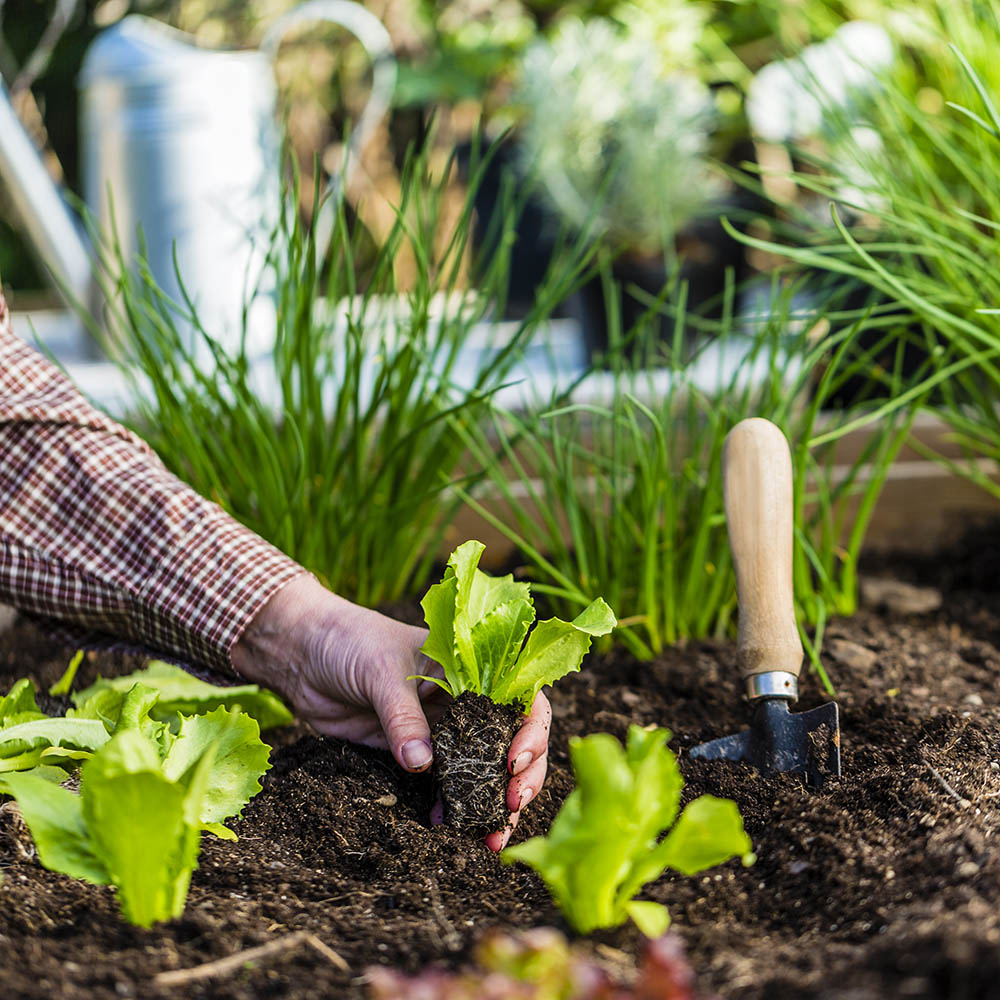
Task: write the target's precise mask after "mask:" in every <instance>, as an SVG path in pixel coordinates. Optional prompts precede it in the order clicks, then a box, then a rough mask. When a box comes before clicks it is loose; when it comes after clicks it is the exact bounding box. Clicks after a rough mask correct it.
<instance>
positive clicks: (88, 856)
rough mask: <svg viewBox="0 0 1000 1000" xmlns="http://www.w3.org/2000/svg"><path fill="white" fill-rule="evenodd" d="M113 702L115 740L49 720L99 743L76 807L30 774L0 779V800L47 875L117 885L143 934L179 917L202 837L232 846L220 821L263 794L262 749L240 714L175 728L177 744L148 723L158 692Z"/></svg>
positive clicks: (254, 728) (85, 724) (92, 728)
mask: <svg viewBox="0 0 1000 1000" xmlns="http://www.w3.org/2000/svg"><path fill="white" fill-rule="evenodd" d="M98 694H99V695H100V697H102V698H104V697H105V695H106V694H107V692H106V691H105V692H99V693H98ZM114 694H115V695H116V698H117V707H116V709H115V711H116V713H117V714H116V716H115V718H114V720H113V723H112V725H113V728H114V730H115V732H114V733H113V735H109V733H108V730H107V728H106V727H105V721H102V720H100V719H68V720H67V719H53V720H47V721H49V722H53V723H54V722H62V723H68V724H70V725H71V726H73V727H75V728H76V729H78V730H82V731H83V732H85V733H88V734H91V735H94V734H96V733H97V732H98V731H99V732H100V733H102V734H103V740H97V739H96V738H95V739H94V740H93V742H94V743H99V745H98V746H96V747H95V748H94V749H93V751H92V753H88V754H87V756H88V757H89V759H87V760H86V762H85V763H84V764H83V767H82V769H81V772H80V793H79V796H77V795H76V794H74V793H73V792H70V791H68V790H67V789H65V788H60V787H58V786H57V785H53V784H52V783H51V781H48V780H45V777H43V776H41V775H40V774H35V773H30V774H21V773H17V774H9V775H3V776H0V791H3V792H6V793H8V794H11V795H13V796H14V797H15V798H16V799H17V800H18V803H19V804H20V806H21V811H22V814H23V816H24V818H25V822H26V823H27V824H28V828H29V829H30V830H31V834H32V837H33V838H34V839H35V843H36V845H37V847H38V852H39V857H40V859H41V860H42V863H43V864H44V865H45V866H46V867H48V868H51V869H53V870H54V871H60V872H64V873H66V874H68V875H72V876H74V877H76V878H83V879H86V880H87V881H90V882H94V883H96V884H98V885H104V884H108V883H110V884H112V885H114V887H115V889H116V890H117V893H118V897H119V901H120V904H121V908H122V913H123V914H124V916H125V918H126V919H127V920H129V921H131V922H132V923H134V924H138V925H139V926H142V927H149V926H150V925H152V924H153V923H155V922H157V921H160V920H168V919H170V918H172V917H177V916H179V915H180V914H181V912H182V911H183V908H184V901H185V899H186V897H187V891H188V887H189V884H190V880H191V873H192V871H193V870H194V868H195V867H196V865H197V859H198V851H199V847H200V842H201V833H202V831H203V830H208V831H209V832H212V833H215V834H216V835H218V836H220V837H224V838H226V839H235V835H234V834H233V833H232V831H230V830H229V829H227V828H226V827H225V826H223V825H222V823H221V820H223V819H225V818H226V817H228V816H232V815H235V814H237V813H239V812H240V810H242V808H243V807H244V806H245V805H246V803H247V801H248V800H249V799H250V797H251V796H252V795H254V794H255V793H256V792H257V791H259V790H260V781H259V779H260V777H261V775H262V774H263V773H264V771H266V770H267V768H268V766H269V764H268V753H269V748H268V747H267V746H266V745H265V744H263V743H262V742H261V740H260V729H259V726H258V724H257V722H256V721H255V720H254V719H252V718H250V717H249V716H247V715H244V714H242V713H240V712H238V711H235V710H233V711H230V710H228V709H226V708H218V709H216V710H215V711H213V712H210V713H208V714H206V715H202V716H195V717H194V718H181V720H180V727H179V732H178V734H177V735H176V736H174V735H172V734H171V733H170V732H169V730H168V729H167V727H166V726H165V725H163V724H162V723H153V722H152V720H151V719H150V718H149V711H150V709H151V708H152V707H153V706H154V705H155V704H156V699H157V697H158V693H157V692H156V691H152V690H150V689H149V688H145V687H143V686H142V685H141V684H134V685H133V686H132V687H131V688H130V689H129V690H128V691H127V692H124V693H122V692H114ZM104 704H105V707H107V705H108V702H107V701H106V700H105V703H104ZM107 721H112V720H107ZM40 725H41V723H26V724H25V727H27V726H35V727H38V726H40ZM23 731H24V730H23V728H22V732H23ZM0 735H2V734H0ZM50 735H51V734H49V733H46V738H48V737H49V736H50ZM44 752H45V754H46V755H47V756H48V757H52V756H58V755H60V754H62V753H66V754H70V755H74V754H76V753H77V751H74V750H65V749H63V748H61V747H54V746H48V747H47V749H46V750H45V751H44ZM36 770H38V771H43V770H51V769H49V768H43V767H39V768H37V769H36Z"/></svg>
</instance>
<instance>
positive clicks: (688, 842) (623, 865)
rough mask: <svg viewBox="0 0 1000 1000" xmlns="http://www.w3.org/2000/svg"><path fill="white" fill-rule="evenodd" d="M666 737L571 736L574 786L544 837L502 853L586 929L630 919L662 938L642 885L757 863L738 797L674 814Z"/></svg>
mask: <svg viewBox="0 0 1000 1000" xmlns="http://www.w3.org/2000/svg"><path fill="white" fill-rule="evenodd" d="M669 738H670V732H669V730H666V729H659V728H656V727H649V728H645V729H644V728H642V727H640V726H636V725H632V726H630V727H629V731H628V740H627V745H626V746H625V747H622V745H621V743H619V742H618V740H616V739H615V738H614V737H613V736H611V735H610V734H608V733H594V734H592V735H590V736H585V737H582V738H579V737H577V738H574V739H572V740H570V759H571V761H572V764H573V773H574V776H575V778H576V788H574V789H573V791H572V792H570V794H569V796H567V798H566V801H565V802H564V803H563V806H562V808H561V809H560V810H559V814H558V815H557V816H556V818H555V819H554V820H553V822H552V826H551V828H550V829H549V832H548V834H547V835H546V836H544V837H532V838H531V839H530V840H527V841H525V842H524V843H523V844H517V845H515V846H514V847H508V848H507V849H506V850H505V851H504V852H503V854H502V855H501V857H502V859H503V860H504V861H505V862H508V863H511V862H514V861H521V862H523V863H524V864H527V865H530V866H531V867H532V868H534V869H535V871H537V872H538V873H539V875H541V876H542V878H543V879H544V880H545V884H546V885H547V886H548V888H549V891H550V892H551V893H552V895H553V897H554V899H555V901H556V903H558V904H559V908H560V909H561V910H562V911H563V914H564V915H565V917H566V919H567V920H568V921H569V922H570V924H571V925H572V926H573V927H574V928H576V930H578V931H580V932H581V933H583V934H587V933H589V932H591V931H593V930H597V929H598V928H600V927H617V926H618V925H619V924H623V923H624V922H625V921H626V920H628V919H630V918H631V919H632V920H633V921H634V922H635V924H636V926H638V928H639V929H640V930H641V931H642V932H643V933H644V934H646V935H647V936H649V937H657V936H658V935H660V934H662V933H663V932H664V931H665V930H666V929H667V927H668V926H669V923H670V915H669V913H668V912H667V908H666V907H665V906H662V905H661V904H659V903H654V902H651V901H649V900H636V899H635V898H634V897H635V895H636V894H637V893H638V892H639V890H640V889H641V888H642V887H643V886H644V885H646V883H648V882H652V881H654V880H655V879H657V878H659V877H660V875H662V874H663V872H664V871H666V869H667V868H672V869H674V870H675V871H679V872H681V873H682V874H684V875H693V874H695V873H696V872H700V871H704V870H705V869H706V868H711V867H713V866H714V865H718V864H722V862H724V861H728V860H729V859H730V858H732V857H741V858H742V859H743V863H744V864H746V865H749V864H752V863H753V861H754V857H753V855H752V853H751V844H750V838H749V837H748V836H747V834H746V832H745V831H744V829H743V820H742V819H741V817H740V814H739V810H738V809H737V807H736V803H735V802H732V801H731V800H729V799H718V798H715V797H714V796H712V795H702V796H699V797H698V798H697V799H695V800H694V801H693V802H690V803H688V805H687V806H686V807H685V808H684V811H683V812H680V814H679V815H678V813H679V807H680V798H681V789H682V788H683V786H684V780H683V779H682V778H681V773H680V770H679V768H678V767H677V759H676V757H675V756H674V754H673V753H672V752H671V751H670V750H669V749H668V748H667V740H668V739H669ZM665 831H668V832H667V833H666V836H665V837H663V839H662V840H661V839H660V837H661V836H662V835H663V833H664V832H665Z"/></svg>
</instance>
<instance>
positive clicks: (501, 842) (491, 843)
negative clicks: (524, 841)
mask: <svg viewBox="0 0 1000 1000" xmlns="http://www.w3.org/2000/svg"><path fill="white" fill-rule="evenodd" d="M520 818H521V814H520V813H517V812H512V813H511V814H510V819H509V820H508V821H507V825H506V826H505V827H504V828H503V829H502V830H498V831H497V832H496V833H491V834H489V835H488V836H486V837H484V838H483V843H484V844H485V845H486V846H487V847H488V848H489V849H490V850H491V851H493V853H494V854H495V853H497V852H498V851H502V850H503V849H504V848H505V847H506V846H507V841H508V840H510V835H511V834H512V833H513V832H514V827H515V826H517V821H518V820H519V819H520Z"/></svg>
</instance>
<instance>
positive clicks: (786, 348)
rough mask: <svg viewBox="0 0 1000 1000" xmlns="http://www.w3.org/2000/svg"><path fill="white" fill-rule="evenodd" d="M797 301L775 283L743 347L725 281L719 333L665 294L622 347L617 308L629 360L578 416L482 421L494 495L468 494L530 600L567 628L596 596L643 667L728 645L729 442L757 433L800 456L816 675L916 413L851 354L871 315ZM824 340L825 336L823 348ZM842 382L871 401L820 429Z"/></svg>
mask: <svg viewBox="0 0 1000 1000" xmlns="http://www.w3.org/2000/svg"><path fill="white" fill-rule="evenodd" d="M795 295H796V289H795V288H794V287H787V288H784V289H783V288H781V287H780V286H779V285H778V284H777V283H776V282H775V283H774V284H773V285H772V287H771V300H772V301H771V304H770V308H769V310H768V312H767V315H766V316H764V317H762V318H761V319H760V320H759V321H756V322H755V324H754V329H752V330H751V331H745V330H744V331H741V330H740V329H739V328H738V326H737V322H736V320H735V318H734V315H733V312H734V308H733V307H734V301H735V289H734V287H733V285H732V282H730V283H729V286H728V290H727V293H726V297H725V303H724V306H723V315H722V318H721V319H720V320H718V321H708V320H705V319H704V318H701V317H696V316H689V315H686V313H685V309H684V303H683V294H679V295H678V294H673V290H672V292H671V294H667V293H666V291H665V293H664V294H663V295H661V296H660V298H659V299H658V300H656V301H655V302H653V303H651V306H650V309H649V311H648V313H647V316H646V317H645V318H644V320H643V321H641V322H640V325H639V327H638V328H636V329H635V330H633V331H630V332H629V333H628V335H627V336H625V335H623V333H622V331H621V329H620V324H619V322H618V320H617V312H616V311H615V310H613V309H612V312H611V315H610V317H609V319H610V323H611V328H612V341H613V342H615V341H617V342H618V343H619V344H623V343H625V342H629V343H630V344H631V350H630V351H629V352H625V351H622V350H613V351H611V352H610V353H609V355H608V357H607V359H606V365H607V370H606V371H605V372H603V373H600V374H596V373H595V374H594V375H593V376H592V377H591V379H590V380H588V381H585V382H584V383H582V384H581V386H580V391H579V392H578V395H577V398H576V399H574V400H570V401H569V402H565V403H563V404H562V405H557V406H554V407H550V408H547V409H546V408H544V407H539V408H537V409H535V410H532V411H528V412H521V413H514V412H510V411H505V410H501V409H500V408H499V407H493V408H492V409H493V421H492V424H491V428H490V431H491V432H490V434H484V433H479V434H478V436H473V439H472V440H470V448H471V449H472V450H473V452H474V453H475V454H476V456H477V457H478V459H479V460H480V461H482V462H483V463H485V464H486V465H487V466H488V468H489V479H488V481H487V482H484V483H480V484H478V485H477V486H476V487H475V488H474V489H471V490H467V491H465V495H466V497H467V500H468V502H469V503H470V504H471V505H472V506H473V507H475V508H476V510H477V511H478V512H479V513H480V514H481V516H482V517H484V518H485V519H486V520H487V521H488V522H489V523H490V524H492V525H493V526H494V527H495V528H497V529H498V530H499V531H501V532H502V533H503V534H504V535H506V536H507V537H508V538H509V539H510V540H511V541H512V542H514V543H515V544H516V545H517V546H518V548H519V550H520V552H521V553H522V554H523V557H524V558H525V560H526V562H527V567H528V572H530V574H531V575H532V576H534V577H535V578H536V580H537V581H538V582H536V583H535V584H534V586H533V590H534V591H535V592H536V593H544V594H547V595H548V598H549V600H550V601H551V602H552V603H553V606H554V610H555V611H556V612H557V613H562V614H570V615H572V614H575V613H577V611H578V610H579V609H580V608H581V607H584V606H585V605H586V603H587V600H588V598H587V596H586V595H588V594H591V593H601V594H603V595H604V596H605V597H606V599H607V601H608V602H609V603H610V604H611V605H612V606H613V607H614V608H615V609H616V611H617V613H618V615H619V628H618V629H617V630H616V632H615V637H616V638H617V640H618V641H620V642H622V643H623V644H624V645H625V646H626V647H627V648H628V649H629V650H630V651H631V652H632V653H634V654H635V655H636V656H638V657H640V658H651V657H652V656H654V655H655V654H656V653H658V652H659V651H660V650H662V649H663V648H664V646H666V645H668V644H671V643H674V642H677V641H678V640H682V639H686V638H697V637H704V636H709V635H717V634H721V633H724V632H725V631H727V629H728V628H729V627H730V625H731V624H732V622H733V621H734V618H735V612H736V592H735V583H734V577H733V571H732V565H731V561H730V555H729V546H728V540H727V535H726V524H725V514H724V509H723V501H722V477H721V460H722V443H723V440H724V438H725V435H726V433H727V432H728V431H729V429H730V428H731V427H732V426H733V425H734V424H735V423H737V422H738V421H739V420H741V419H743V418H744V417H747V416H753V415H756V416H765V417H767V418H768V419H770V420H772V421H773V422H775V423H776V424H778V425H779V426H780V427H781V428H782V429H783V430H784V431H785V433H786V435H787V436H788V438H789V441H790V443H791V446H792V453H793V464H794V477H795V478H794V485H795V497H796V500H795V549H794V558H795V595H796V602H797V605H798V611H799V618H800V621H802V622H805V623H808V624H810V625H813V626H815V627H816V629H817V631H818V632H819V633H820V635H819V636H817V639H816V641H815V642H813V641H811V640H810V637H809V636H808V635H806V634H804V635H803V638H804V640H805V641H806V645H807V648H808V649H809V650H810V653H811V656H812V659H813V662H814V663H815V664H816V665H817V666H819V660H818V657H817V656H816V653H815V650H816V649H818V647H819V641H818V640H819V638H821V633H822V628H823V624H824V622H825V620H826V616H827V614H828V613H830V612H836V613H841V614H849V613H851V612H852V611H853V610H854V609H855V606H856V601H857V582H856V573H857V559H858V554H859V551H860V548H861V544H862V542H863V539H864V535H865V530H866V528H867V525H868V522H869V520H870V518H871V514H872V511H873V509H874V505H875V502H876V500H877V498H878V495H879V493H880V491H881V488H882V485H883V483H884V481H885V477H886V475H887V473H888V469H889V466H890V464H891V462H892V460H893V458H894V457H895V455H896V453H897V451H898V449H899V447H900V446H901V444H902V442H903V441H904V439H905V437H906V434H907V429H908V427H909V424H910V421H911V420H912V416H913V413H914V412H915V405H916V404H915V402H914V401H908V400H906V399H901V396H902V390H903V378H902V375H901V372H900V370H899V369H898V368H897V369H896V370H893V371H883V372H882V373H881V375H880V376H878V377H876V376H873V375H872V374H871V359H872V356H873V352H874V351H877V350H879V349H881V348H882V347H883V346H884V345H883V343H882V342H881V341H879V342H877V343H876V344H874V345H872V347H871V348H870V349H869V350H862V349H860V348H859V347H858V346H857V343H856V338H857V333H858V330H859V329H860V328H861V325H862V324H861V321H862V320H863V319H864V316H863V315H857V314H856V313H852V312H850V311H846V310H842V311H837V309H835V308H834V307H833V304H831V305H830V308H828V309H827V310H826V312H825V313H824V314H823V315H822V323H819V322H818V321H819V320H820V318H821V317H820V316H819V315H817V313H816V312H815V311H813V310H812V309H810V310H807V312H806V316H807V317H808V320H809V322H803V316H802V315H799V314H798V312H797V310H798V309H799V308H800V307H799V306H797V305H796V298H795ZM665 302H676V303H677V305H676V306H672V307H669V308H670V309H671V310H672V311H673V314H674V315H673V319H674V335H673V340H672V343H670V344H656V343H655V342H654V341H653V339H652V337H651V330H653V329H654V326H653V324H652V322H651V320H652V318H653V316H654V314H655V313H656V311H657V310H658V309H662V308H668V307H666V306H664V305H663V303H665ZM818 325H819V326H822V327H823V328H826V327H829V331H830V332H829V333H827V334H826V336H825V337H823V338H822V339H817V337H816V335H815V333H816V329H817V326H818ZM713 352H714V353H715V354H716V356H717V359H718V360H717V361H716V360H711V358H712V355H713ZM726 359H730V360H726ZM732 359H735V361H733V360H732ZM654 365H656V366H658V367H654ZM707 371H714V375H712V376H711V377H710V378H708V379H707V380H706V372H707ZM699 372H700V375H699V374H698V373H699ZM852 379H854V380H857V379H863V380H864V382H865V384H866V385H867V386H868V387H869V391H868V392H867V393H862V394H861V397H860V398H862V399H864V400H865V401H864V402H860V401H859V402H857V403H855V404H854V405H853V406H852V407H848V408H847V409H846V410H845V409H841V410H839V411H833V412H824V410H823V406H824V403H825V402H828V401H829V400H830V399H831V398H833V397H834V396H835V395H836V394H837V392H838V390H839V389H840V388H841V387H842V386H843V385H844V384H845V383H847V382H848V381H850V380H852ZM594 383H597V384H599V385H601V386H602V392H601V395H602V396H603V398H602V399H598V400H596V401H595V400H594V399H593V398H590V399H587V400H583V399H581V398H579V397H580V395H581V394H584V393H587V392H589V393H590V394H591V396H593V395H594V390H593V388H589V389H588V386H591V385H593V384H594ZM880 400H881V401H883V408H884V410H885V413H884V419H882V420H881V421H879V422H876V423H873V424H872V429H871V433H870V434H869V436H868V437H867V440H866V442H865V444H864V445H863V447H862V448H861V449H860V450H859V452H858V453H857V454H856V457H855V458H854V459H853V460H852V461H851V462H850V463H848V464H846V465H839V466H838V465H835V459H836V453H835V445H836V443H837V441H838V440H839V439H840V437H842V436H843V433H844V432H845V428H849V427H851V426H853V425H854V422H855V421H857V420H860V419H862V417H861V414H862V413H865V414H869V413H870V412H872V411H873V410H874V409H877V407H878V403H879V401H880ZM820 669H821V668H820Z"/></svg>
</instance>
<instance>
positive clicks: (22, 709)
mask: <svg viewBox="0 0 1000 1000" xmlns="http://www.w3.org/2000/svg"><path fill="white" fill-rule="evenodd" d="M45 717H46V716H45V713H44V712H42V711H40V710H39V708H38V703H37V702H36V701H35V685H34V684H32V683H31V681H30V680H29V679H28V678H27V677H22V678H21V679H20V680H19V681H15V682H14V686H13V687H12V688H11V689H10V691H8V692H7V694H6V695H5V696H4V697H3V698H0V729H5V728H7V727H8V726H14V725H17V724H18V723H20V722H31V721H32V720H35V719H44V718H45Z"/></svg>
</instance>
